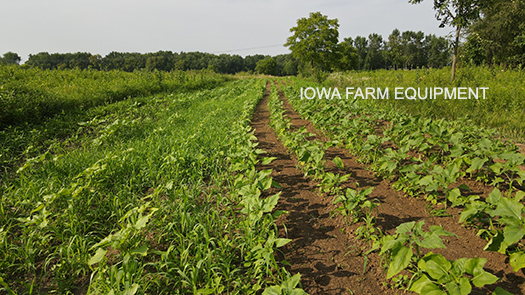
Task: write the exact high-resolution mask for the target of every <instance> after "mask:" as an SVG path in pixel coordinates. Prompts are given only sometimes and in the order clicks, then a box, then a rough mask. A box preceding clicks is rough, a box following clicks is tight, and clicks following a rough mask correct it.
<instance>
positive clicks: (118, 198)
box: [0, 80, 298, 294]
mask: <svg viewBox="0 0 525 295" xmlns="http://www.w3.org/2000/svg"><path fill="white" fill-rule="evenodd" d="M262 90H263V83H262V81H257V80H244V81H236V82H231V83H227V84H226V85H225V86H222V87H217V88H214V89H211V90H200V91H193V92H187V93H184V92H183V93H175V94H171V95H168V94H165V95H157V96H151V97H142V98H131V99H128V100H125V101H121V102H117V103H115V104H111V105H108V106H106V108H107V109H106V111H107V115H106V116H100V117H93V118H91V119H90V120H89V121H84V122H79V123H82V124H81V125H80V126H83V128H89V129H91V132H90V133H89V136H86V137H83V138H82V141H81V142H80V144H79V146H76V145H73V146H69V145H68V146H57V147H56V148H54V149H51V150H48V151H46V152H45V153H43V154H42V155H41V156H37V157H35V158H33V159H31V160H28V161H26V163H25V164H23V165H21V166H20V168H19V169H18V172H17V173H16V174H15V175H14V176H13V177H12V179H10V180H9V182H8V183H7V184H8V185H7V186H6V189H5V193H3V194H2V196H1V202H0V204H1V207H0V209H1V210H2V214H0V257H2V259H1V260H0V292H5V293H8V294H47V293H52V292H56V293H60V294H73V293H77V292H80V293H88V294H145V293H155V294H188V293H193V294H212V293H226V294H247V293H256V292H258V291H259V290H261V289H268V290H272V289H278V288H281V289H282V288H284V287H290V286H292V285H293V284H294V282H297V281H298V276H294V277H291V276H289V275H288V274H287V273H286V272H285V271H283V270H282V268H281V267H280V265H279V263H278V262H277V261H276V260H275V258H274V255H273V254H274V251H275V249H276V248H278V247H280V246H282V245H284V244H286V243H287V242H288V240H286V239H280V238H278V237H277V235H276V232H277V229H276V226H275V224H274V223H273V221H274V218H275V217H276V216H277V215H279V214H281V213H282V212H281V213H279V212H274V213H273V214H272V213H271V212H272V211H273V209H274V206H275V204H276V203H277V201H278V198H279V194H276V195H272V196H269V197H263V193H262V192H263V191H264V190H266V189H268V188H269V187H270V185H271V184H272V180H271V177H270V173H271V171H257V170H255V168H254V166H255V165H256V164H257V163H258V162H259V161H263V162H269V161H271V159H267V158H261V157H260V156H259V155H260V154H261V151H260V150H258V149H257V148H256V143H254V140H255V138H254V136H253V132H252V131H251V130H250V128H249V127H248V122H249V119H250V118H251V115H252V113H253V110H254V108H255V105H256V104H257V102H258V100H259V99H260V98H261V95H262ZM75 143H76V142H74V141H73V142H72V144H75ZM283 286H284V287H283ZM294 288H295V285H293V288H291V289H294ZM259 292H260V291H259Z"/></svg>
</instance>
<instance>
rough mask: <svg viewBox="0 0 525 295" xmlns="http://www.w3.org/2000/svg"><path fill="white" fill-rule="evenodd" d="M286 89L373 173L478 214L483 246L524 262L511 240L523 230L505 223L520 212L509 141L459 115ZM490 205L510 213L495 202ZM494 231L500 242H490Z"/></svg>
mask: <svg viewBox="0 0 525 295" xmlns="http://www.w3.org/2000/svg"><path fill="white" fill-rule="evenodd" d="M298 83H301V82H300V81H298ZM296 85H297V84H296ZM296 87H298V86H296ZM286 92H287V95H288V97H291V99H290V102H291V103H292V104H293V105H294V107H295V108H296V109H297V110H298V112H299V113H300V114H301V116H303V117H304V118H306V119H309V120H311V121H312V123H313V124H314V125H316V126H317V127H318V128H320V129H321V130H324V131H326V132H327V133H328V134H329V136H330V137H331V138H334V139H336V140H339V141H341V142H342V144H344V146H345V148H347V149H348V150H349V151H350V152H351V153H353V154H355V155H357V156H358V157H359V158H360V159H361V160H362V161H363V162H366V163H370V164H371V169H372V170H373V171H374V172H375V173H376V174H377V175H379V176H381V177H383V178H385V179H389V180H392V181H394V184H393V186H394V188H396V189H398V190H402V191H403V192H405V193H406V194H407V195H411V196H424V197H426V198H427V199H428V200H430V201H432V202H433V203H436V202H437V201H441V202H442V203H443V204H445V205H447V204H450V205H451V206H460V207H464V208H465V211H463V213H462V217H461V218H460V222H464V221H468V222H470V223H471V224H472V222H473V221H476V222H478V223H477V224H476V226H478V227H481V228H483V229H482V230H481V231H480V234H481V233H483V234H484V235H485V236H486V237H487V239H488V240H489V243H488V245H487V249H488V250H497V251H499V252H501V253H507V254H509V255H511V258H512V259H511V260H510V263H511V265H512V267H513V268H514V270H515V271H517V270H519V269H521V268H523V267H525V259H524V258H525V256H524V252H523V249H522V248H521V247H520V244H519V241H520V240H521V239H522V238H523V236H524V235H525V232H521V231H515V230H513V229H515V227H516V226H518V225H520V224H521V220H522V219H523V216H524V214H525V211H523V210H522V209H523V208H522V206H520V205H519V204H518V203H519V201H520V200H521V199H522V198H523V196H524V195H525V193H524V192H523V182H524V180H525V171H524V170H522V167H523V165H524V162H525V156H524V155H523V154H521V153H519V152H518V151H517V147H516V146H515V145H513V144H512V143H508V142H504V141H502V140H500V139H498V138H496V137H495V136H496V133H495V131H494V130H492V129H484V128H480V127H476V126H474V125H472V124H468V122H467V121H444V120H431V119H425V118H421V117H418V116H410V115H406V114H403V113H401V112H399V111H397V110H395V109H389V108H388V107H386V108H382V107H381V106H380V105H378V104H373V105H372V104H368V103H360V101H359V100H348V101H346V100H341V101H324V100H316V101H309V102H305V101H301V100H300V99H299V95H298V91H297V89H295V88H292V87H288V88H286ZM459 181H462V182H467V181H471V182H472V181H481V182H483V183H484V184H486V185H488V186H493V187H494V191H493V194H494V195H498V196H501V193H500V189H504V190H505V193H504V196H501V197H498V198H496V199H494V198H483V197H482V196H478V195H473V194H472V193H470V188H469V187H468V186H467V185H466V184H465V183H463V184H461V185H458V182H459ZM511 204H512V205H511ZM498 206H499V207H500V208H509V209H511V210H512V212H513V214H508V213H506V212H505V211H503V209H501V210H495V209H496V208H497V207H498ZM509 216H512V218H513V219H509ZM494 239H496V240H497V241H500V240H504V242H502V244H501V245H500V244H499V243H498V245H499V246H493V247H491V245H493V240H494Z"/></svg>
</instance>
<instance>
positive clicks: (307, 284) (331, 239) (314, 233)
mask: <svg viewBox="0 0 525 295" xmlns="http://www.w3.org/2000/svg"><path fill="white" fill-rule="evenodd" d="M270 86H271V84H270V82H268V83H267V88H266V93H265V95H264V97H263V98H262V100H261V101H260V103H259V105H258V106H257V108H256V110H255V113H254V115H253V119H252V127H253V128H254V129H255V136H256V137H257V140H258V143H259V148H261V149H263V150H265V151H266V152H267V153H266V154H264V156H266V157H276V158H277V159H276V160H274V161H273V162H272V163H271V164H269V165H264V166H263V165H260V166H259V167H258V169H272V171H273V172H272V177H273V179H274V180H275V181H276V182H278V183H279V184H280V185H281V186H282V189H271V190H270V191H269V192H267V194H268V195H271V194H274V193H276V192H278V191H282V193H281V198H280V200H279V204H278V205H277V208H276V209H279V210H286V211H288V212H289V213H288V214H285V215H282V216H281V217H280V218H279V219H278V221H277V223H278V226H279V235H280V237H282V238H289V239H291V240H292V241H291V242H290V243H288V244H287V245H285V246H284V247H282V248H280V251H281V253H279V254H278V259H280V260H281V261H282V260H286V261H288V262H289V263H290V266H288V267H287V270H288V271H289V272H290V273H291V274H292V275H294V274H296V273H300V274H301V284H302V287H303V289H304V290H305V291H306V292H308V293H309V294H399V293H401V292H403V291H402V290H399V289H395V288H393V287H391V286H390V284H389V283H388V281H387V279H386V269H385V268H384V266H382V264H381V258H380V256H379V255H378V253H377V251H376V252H373V253H370V254H368V255H366V251H368V250H369V249H370V244H369V243H368V242H365V241H364V240H357V239H356V235H355V233H354V232H355V230H356V229H357V228H358V227H359V226H361V225H363V223H357V224H349V223H348V222H347V221H346V220H345V219H344V218H343V216H341V215H334V214H333V211H334V210H335V208H336V207H337V206H336V205H334V204H332V201H333V197H332V196H324V195H322V194H319V193H318V186H317V183H316V182H315V181H313V180H312V179H311V178H305V177H304V176H303V173H302V172H301V170H300V169H298V168H297V167H298V162H297V160H296V159H295V158H294V156H292V155H291V154H290V153H289V152H288V151H287V149H286V148H285V147H284V146H283V144H282V143H281V142H280V141H279V139H278V138H277V136H276V134H275V132H274V130H273V129H271V127H270V126H269V110H268V106H267V105H268V99H269V94H270V91H271V88H270ZM279 97H280V98H281V99H282V100H283V101H284V108H285V109H286V116H287V117H289V118H290V119H291V123H292V125H293V126H294V127H295V128H299V127H301V126H306V128H307V130H308V131H309V132H311V133H314V134H316V136H315V137H312V138H311V139H312V140H313V139H317V140H322V141H326V140H327V138H326V137H325V136H323V134H322V132H320V131H318V130H316V129H315V128H314V126H313V125H312V124H311V123H310V122H309V121H306V120H303V119H301V118H300V116H299V115H298V114H297V113H296V112H295V111H294V110H293V108H292V107H291V105H290V104H289V103H288V101H287V100H286V98H285V97H284V95H283V94H282V93H281V92H280V91H279ZM336 156H337V157H340V158H341V159H342V160H343V163H344V169H343V170H341V169H339V168H337V167H335V165H334V164H333V163H332V162H331V160H332V159H333V158H334V157H336ZM325 157H326V158H327V163H326V166H327V171H328V172H332V173H339V174H341V175H343V174H350V175H351V177H350V179H349V180H348V181H346V182H344V183H343V184H342V187H344V188H346V187H350V188H353V189H356V186H357V185H359V188H360V189H365V188H368V187H370V186H374V190H373V192H372V193H371V194H370V195H369V198H371V199H374V198H376V199H378V200H379V201H380V202H381V206H380V207H379V210H378V213H377V220H376V225H377V226H378V227H379V228H380V229H381V231H382V232H383V233H385V234H394V233H395V228H396V227H397V226H398V225H400V224H401V223H404V222H409V221H420V220H424V221H425V227H424V228H425V229H428V227H429V226H430V225H439V226H442V227H443V228H444V229H445V230H447V231H450V232H452V233H455V234H456V235H458V237H457V238H456V237H446V238H444V243H445V245H446V247H447V248H446V249H434V250H433V252H434V253H439V254H442V255H444V256H445V257H446V258H447V259H449V260H456V259H458V258H462V257H468V258H474V257H483V258H486V259H487V263H486V264H485V266H484V268H485V270H487V271H489V272H491V273H493V274H495V275H496V276H498V277H499V278H501V280H500V281H499V282H497V283H496V284H493V285H490V286H487V287H485V288H482V289H479V288H474V290H473V292H472V294H491V293H492V291H494V289H495V288H496V286H499V287H502V288H503V289H505V290H506V291H508V292H511V293H513V294H524V292H525V275H524V273H523V271H522V270H520V271H518V272H514V271H513V270H512V268H511V267H510V264H509V262H508V256H506V255H502V254H499V253H496V252H489V251H484V250H483V248H484V247H485V245H486V241H485V240H483V239H482V238H480V237H478V236H476V233H477V230H476V229H469V228H465V227H463V226H461V224H459V223H458V220H459V212H460V211H459V210H458V209H454V208H452V209H450V208H449V209H447V213H448V214H449V216H445V217H439V216H433V215H432V214H430V213H429V210H428V209H427V205H428V203H427V202H426V201H424V200H422V199H417V198H409V197H405V196H403V194H402V193H401V192H398V191H396V190H394V189H393V188H392V183H390V182H389V181H386V180H383V179H380V178H376V177H374V175H373V173H371V172H370V171H368V170H367V166H366V165H363V164H361V163H358V162H357V161H356V158H355V157H354V156H352V155H350V154H349V153H348V152H347V151H345V150H344V149H340V148H336V147H332V148H329V149H328V150H327V151H326V154H325ZM469 185H472V186H471V188H474V189H473V190H474V192H475V193H477V194H479V195H483V196H486V195H488V193H489V192H490V191H491V189H489V188H488V187H485V186H484V185H482V184H479V183H477V184H472V183H469ZM365 261H366V268H365V267H364V266H365ZM409 293H411V292H407V294H409Z"/></svg>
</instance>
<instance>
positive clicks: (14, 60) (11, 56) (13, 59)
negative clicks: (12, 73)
mask: <svg viewBox="0 0 525 295" xmlns="http://www.w3.org/2000/svg"><path fill="white" fill-rule="evenodd" d="M21 60H22V59H21V58H20V56H19V55H18V54H16V53H14V52H11V51H9V52H6V53H4V56H3V57H2V58H0V63H6V64H15V65H18V64H20V61H21Z"/></svg>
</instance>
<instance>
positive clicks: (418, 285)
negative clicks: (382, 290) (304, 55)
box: [269, 87, 507, 294]
mask: <svg viewBox="0 0 525 295" xmlns="http://www.w3.org/2000/svg"><path fill="white" fill-rule="evenodd" d="M293 89H294V88H292V87H289V88H287V91H286V92H287V95H294V94H297V93H293V92H292V91H291V90H293ZM294 98H297V96H295V97H293V96H292V99H290V101H291V102H292V104H294V107H295V108H296V109H301V107H302V108H303V112H302V113H301V115H303V116H302V117H303V118H308V119H312V118H313V120H312V122H314V124H316V125H317V126H321V127H325V130H327V129H329V130H330V131H332V132H333V131H334V129H335V130H338V125H337V122H339V123H340V121H337V120H338V119H339V120H341V121H346V120H350V119H349V118H351V120H350V121H354V122H353V123H354V124H355V125H354V126H352V128H348V127H349V126H350V125H346V126H345V127H347V128H341V129H340V130H341V131H342V132H344V134H343V135H341V134H340V133H337V134H338V135H339V137H331V138H332V139H335V141H330V142H329V143H327V144H324V145H323V144H320V143H315V142H310V143H309V142H308V140H302V141H297V139H298V138H299V139H300V135H301V134H304V131H303V130H301V129H300V130H298V131H293V128H292V127H291V125H290V123H289V119H287V118H285V117H284V116H283V114H284V111H283V110H282V101H280V100H276V99H274V101H273V102H271V103H270V104H269V106H270V110H271V111H272V116H273V117H272V121H273V122H274V123H272V124H273V126H274V128H276V131H277V133H278V134H279V135H280V137H281V139H282V140H283V143H285V145H286V143H287V142H290V140H287V138H293V139H294V140H295V142H296V144H295V145H290V144H289V146H290V148H291V150H292V151H295V154H296V156H297V158H298V160H299V162H300V163H301V164H302V165H301V166H303V167H305V168H306V171H307V172H308V170H309V167H310V166H311V165H308V157H306V160H307V161H303V160H304V158H303V159H301V157H304V156H303V154H304V153H302V152H301V150H303V149H307V150H308V146H309V145H312V144H313V145H315V146H317V147H324V148H326V147H327V146H330V145H333V144H345V145H346V147H347V148H349V147H350V146H351V147H353V150H354V151H356V150H358V151H359V154H360V155H363V156H364V157H363V158H362V160H363V161H367V162H369V163H375V162H377V159H379V158H380V157H381V156H382V155H381V153H382V145H383V144H385V143H387V142H389V141H390V140H385V138H381V137H382V134H381V135H378V133H379V132H378V131H382V129H381V126H389V125H388V123H387V121H386V120H385V117H387V116H385V114H379V115H378V116H381V118H377V117H374V115H372V114H368V113H363V112H356V113H350V114H347V113H345V111H344V110H343V109H342V108H339V109H337V108H334V106H333V105H329V104H326V107H324V106H323V105H321V106H320V105H318V104H316V105H314V106H310V105H308V107H311V109H310V108H309V110H311V111H312V113H308V115H310V116H304V114H305V112H304V109H305V108H306V107H304V104H302V105H301V103H302V102H298V101H295V102H294V101H293V99H294ZM313 110H315V111H313ZM300 112H301V111H300ZM339 114H344V115H343V116H342V117H338V115H339ZM376 116H377V114H376ZM334 118H335V119H334ZM279 122H280V123H279ZM320 122H321V123H320ZM339 128H340V127H339ZM343 130H344V131H343ZM349 133H353V135H354V137H356V138H364V140H362V141H361V142H358V140H348V141H346V140H345V139H346V136H348V134H349ZM384 133H386V132H384ZM329 134H330V135H332V133H329ZM308 135H311V134H308ZM371 135H372V136H371ZM385 136H386V135H385ZM350 138H351V137H350ZM301 146H304V147H301ZM310 149H311V148H310ZM321 149H322V148H321ZM393 150H394V149H392V148H391V149H390V151H393ZM407 152H408V151H407ZM436 153H438V152H435V151H434V152H431V153H428V154H426V155H425V156H424V157H427V158H429V157H430V156H431V155H435V154H436ZM315 155H319V158H320V159H321V160H320V161H319V162H320V163H323V161H326V159H324V158H322V155H323V151H322V150H321V151H320V152H317V153H315ZM407 157H408V156H407ZM333 162H334V163H335V165H336V166H338V167H339V168H341V169H343V164H342V162H341V161H340V159H338V158H335V159H333ZM314 163H315V161H314ZM305 164H306V165H305ZM372 167H376V166H372ZM303 169H304V168H303ZM322 169H323V167H319V168H318V169H317V170H316V173H315V178H317V179H318V180H319V182H320V184H319V186H320V187H321V188H322V187H323V184H327V183H333V184H335V185H334V186H333V187H332V188H331V189H329V190H328V191H327V192H329V194H331V195H333V196H334V204H339V207H338V208H337V209H336V210H335V213H341V214H343V215H345V216H347V217H348V219H347V220H349V221H350V222H352V223H355V222H358V221H359V222H363V226H361V227H359V228H358V229H357V230H356V235H357V238H364V239H366V240H367V241H369V242H370V245H371V249H370V250H369V251H368V253H370V252H372V251H377V250H379V249H380V250H381V251H380V255H381V256H382V257H383V259H384V261H387V265H385V266H386V267H387V268H388V273H387V279H392V280H393V281H394V282H396V284H399V286H402V285H405V286H406V287H407V289H408V290H411V291H415V292H417V293H420V294H428V293H429V292H436V294H469V293H470V292H471V290H472V286H471V284H473V285H475V286H476V287H483V286H484V285H486V284H492V283H494V282H496V281H497V280H498V278H497V277H495V276H494V275H492V274H490V273H488V272H486V271H485V270H484V269H483V265H484V264H485V262H486V260H485V259H483V258H461V259H458V260H456V261H448V260H446V259H445V258H444V257H443V256H442V255H439V254H434V253H432V252H429V253H428V254H426V255H424V256H423V255H422V254H421V251H420V249H422V248H427V249H435V248H445V246H444V244H443V242H442V240H441V238H440V237H441V236H455V235H454V234H453V233H450V232H447V231H444V230H443V229H442V228H441V227H439V226H431V227H430V231H429V232H426V231H423V229H422V227H423V224H424V221H420V222H418V223H415V222H408V223H404V224H401V225H399V226H398V227H397V229H396V234H394V235H383V233H382V232H381V230H380V229H379V228H377V227H376V226H375V217H374V215H373V214H372V212H373V211H374V210H375V209H376V208H378V207H379V205H380V202H379V201H378V200H377V199H369V198H367V196H368V195H369V194H370V193H371V192H372V191H373V187H369V188H367V189H361V190H353V189H350V188H346V191H345V192H344V193H343V189H342V188H341V187H339V186H340V184H341V183H342V182H344V181H345V180H347V179H348V177H349V175H344V176H340V175H334V174H332V173H325V172H324V171H320V170H322ZM305 174H308V173H305ZM334 179H335V180H336V181H334ZM321 192H322V190H321ZM435 199H436V198H434V200H435ZM437 266H439V269H437V268H436V267H437ZM365 268H366V260H365ZM402 270H408V271H410V272H411V273H412V274H413V275H412V276H411V278H410V279H408V278H407V277H406V276H402V275H399V276H397V277H396V275H398V274H399V273H400V272H401V271H402ZM444 292H446V293H444ZM495 294H507V293H506V292H505V291H504V290H502V289H501V288H497V289H496V291H495Z"/></svg>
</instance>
